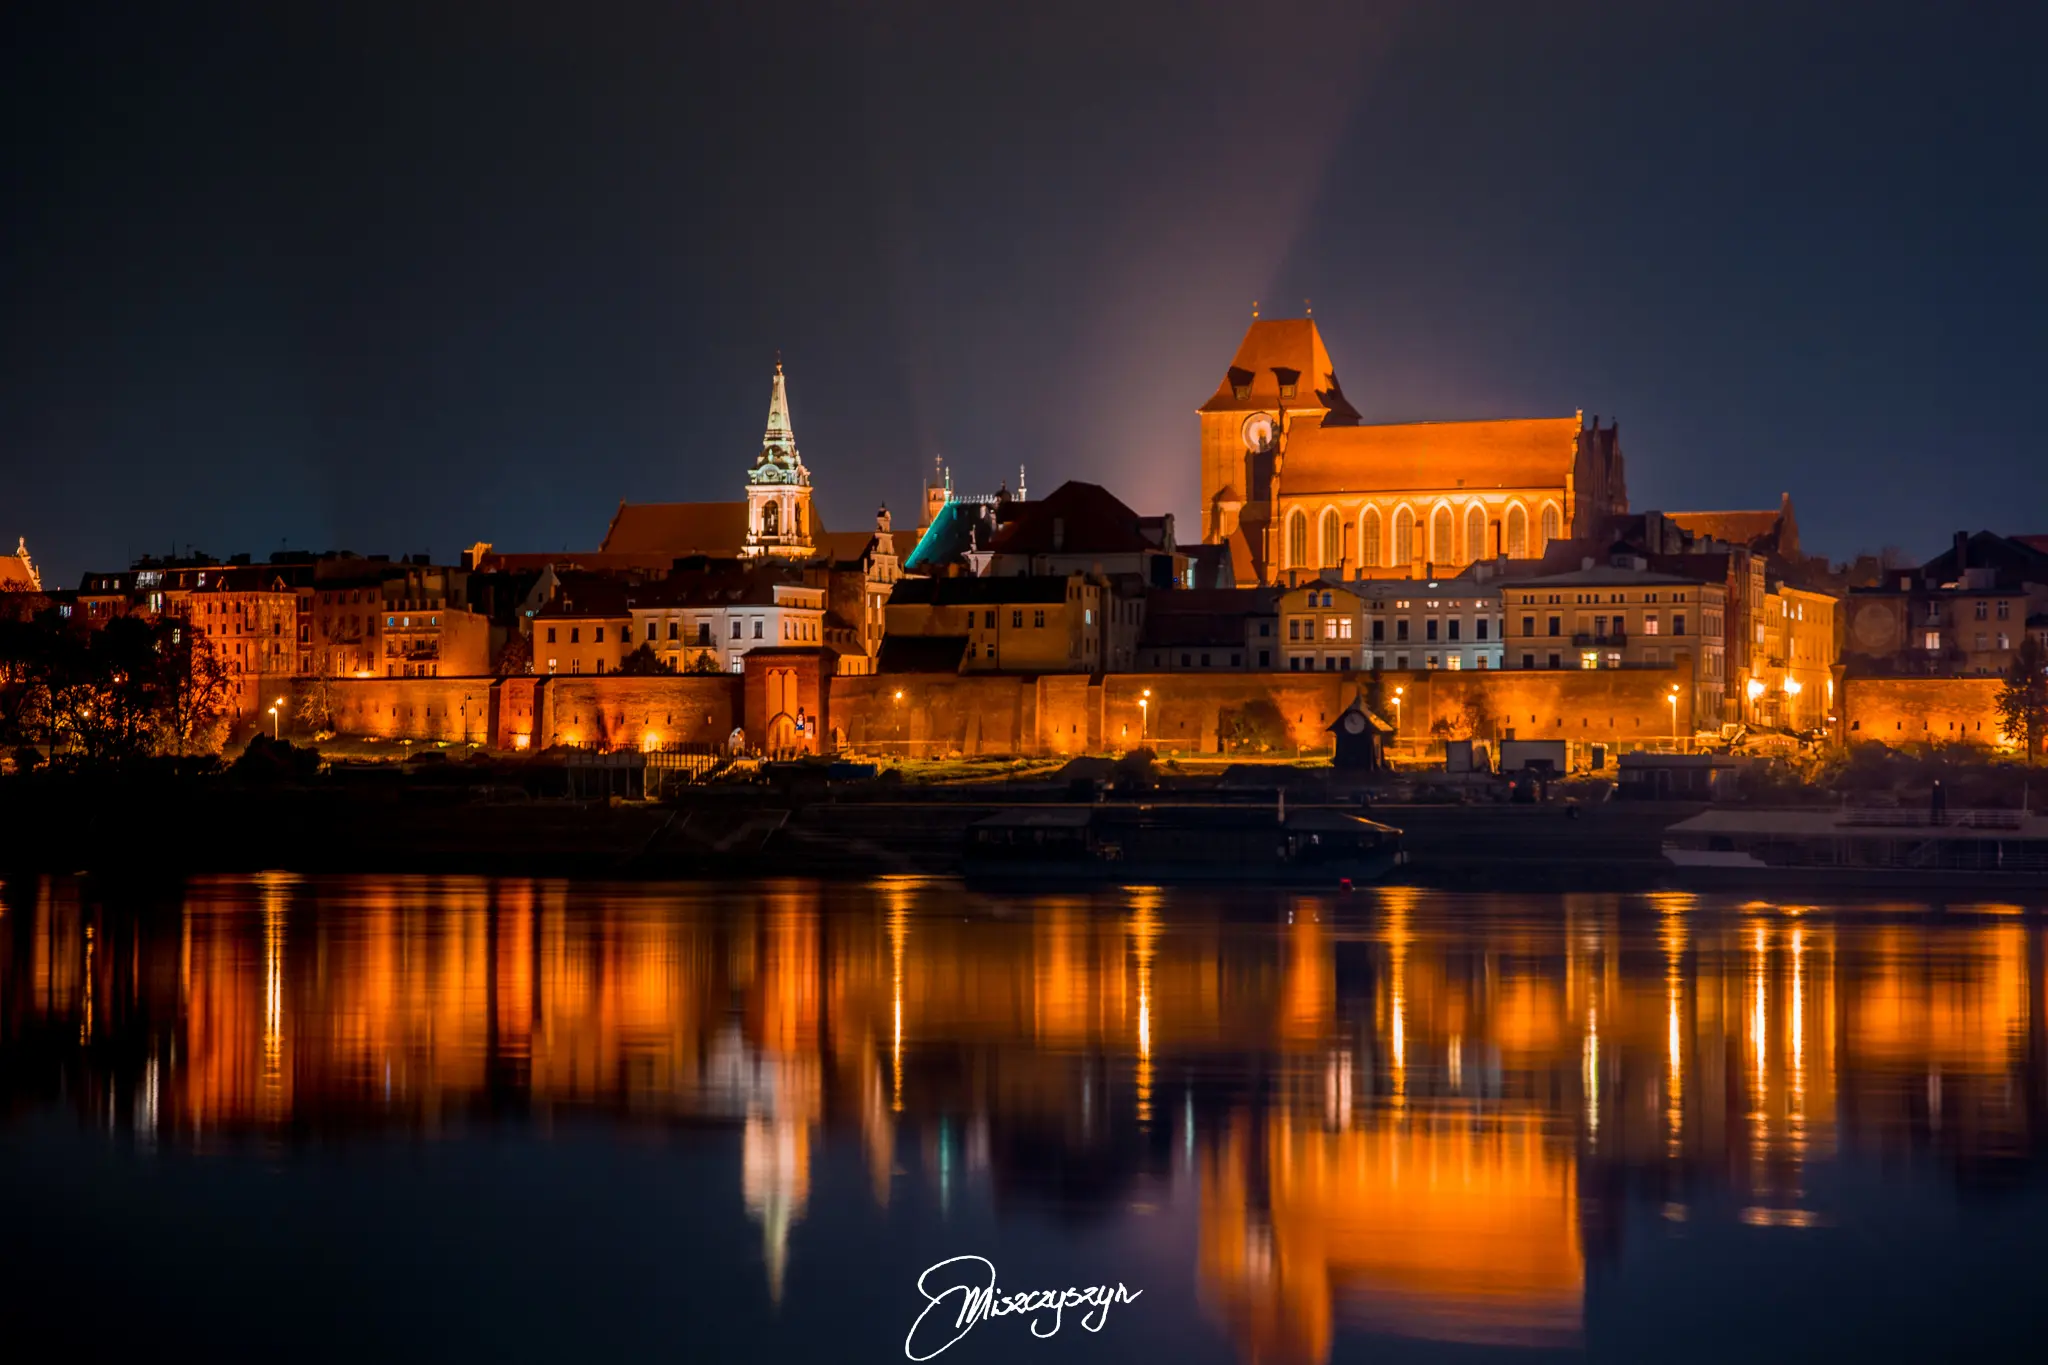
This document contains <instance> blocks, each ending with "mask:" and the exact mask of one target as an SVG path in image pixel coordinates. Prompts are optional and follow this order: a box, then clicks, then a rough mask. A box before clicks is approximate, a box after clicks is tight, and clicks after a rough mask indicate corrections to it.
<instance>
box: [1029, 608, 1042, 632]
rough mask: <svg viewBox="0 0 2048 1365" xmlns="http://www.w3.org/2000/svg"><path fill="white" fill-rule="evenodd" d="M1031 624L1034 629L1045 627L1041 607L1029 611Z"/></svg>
mask: <svg viewBox="0 0 2048 1365" xmlns="http://www.w3.org/2000/svg"><path fill="white" fill-rule="evenodd" d="M1031 624H1032V627H1033V628H1034V629H1037V630H1044V629H1045V612H1044V610H1043V609H1041V610H1038V611H1034V612H1032V613H1031Z"/></svg>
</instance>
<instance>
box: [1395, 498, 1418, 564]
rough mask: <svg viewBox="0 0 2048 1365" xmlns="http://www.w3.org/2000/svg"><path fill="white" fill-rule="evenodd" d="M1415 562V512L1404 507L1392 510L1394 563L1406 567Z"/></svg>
mask: <svg viewBox="0 0 2048 1365" xmlns="http://www.w3.org/2000/svg"><path fill="white" fill-rule="evenodd" d="M1414 562H1415V514H1414V513H1413V512H1411V511H1409V510H1408V509H1407V508H1405V507H1400V508H1396V509H1395V511H1394V563H1395V564H1397V565H1400V566H1402V567H1404V568H1405V567H1406V566H1408V565H1410V564H1413V563H1414Z"/></svg>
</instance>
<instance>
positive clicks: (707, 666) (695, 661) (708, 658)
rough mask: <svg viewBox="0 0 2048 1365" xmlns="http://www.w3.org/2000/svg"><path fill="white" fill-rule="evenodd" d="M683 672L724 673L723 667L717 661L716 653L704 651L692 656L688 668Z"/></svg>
mask: <svg viewBox="0 0 2048 1365" xmlns="http://www.w3.org/2000/svg"><path fill="white" fill-rule="evenodd" d="M683 671H684V672H685V673H723V672H725V665H724V664H722V663H720V662H719V661H718V654H717V652H716V651H714V650H709V649H706V650H702V651H700V652H698V653H696V654H692V655H691V656H690V663H689V667H687V668H685V669H684V670H683Z"/></svg>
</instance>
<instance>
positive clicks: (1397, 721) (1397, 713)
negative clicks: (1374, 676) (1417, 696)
mask: <svg viewBox="0 0 2048 1365" xmlns="http://www.w3.org/2000/svg"><path fill="white" fill-rule="evenodd" d="M1407 690H1408V689H1407V688H1405V687H1397V688H1395V689H1394V738H1395V739H1399V738H1400V737H1401V694H1402V693H1404V692H1406V691H1407Z"/></svg>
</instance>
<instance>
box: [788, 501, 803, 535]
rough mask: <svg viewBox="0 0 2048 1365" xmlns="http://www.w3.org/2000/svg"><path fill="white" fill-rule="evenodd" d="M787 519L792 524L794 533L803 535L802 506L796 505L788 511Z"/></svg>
mask: <svg viewBox="0 0 2048 1365" xmlns="http://www.w3.org/2000/svg"><path fill="white" fill-rule="evenodd" d="M789 519H790V521H791V523H793V526H794V529H795V531H796V533H797V534H798V535H802V534H803V533H804V505H803V504H802V503H798V504H796V506H794V507H792V508H790V509H789Z"/></svg>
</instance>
